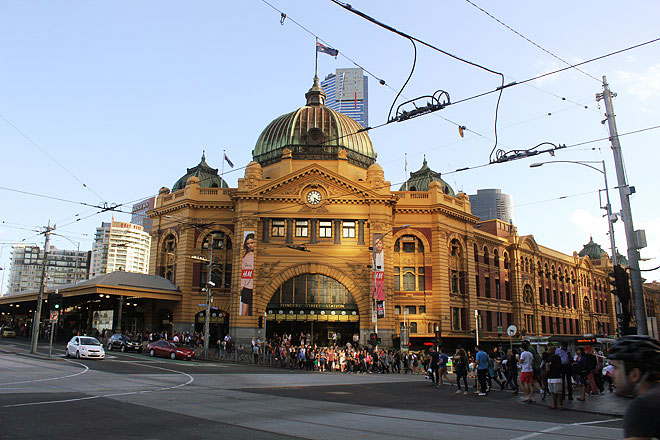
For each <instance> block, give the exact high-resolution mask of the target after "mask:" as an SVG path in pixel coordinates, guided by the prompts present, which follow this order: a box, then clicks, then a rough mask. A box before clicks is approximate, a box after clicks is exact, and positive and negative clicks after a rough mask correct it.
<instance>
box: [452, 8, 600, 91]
mask: <svg viewBox="0 0 660 440" xmlns="http://www.w3.org/2000/svg"><path fill="white" fill-rule="evenodd" d="M465 1H466V2H468V3H469V4H471V5H472V6H474V7H475V8H477V9H478V10H480V11H481V12H483V13H484V14H486V15H487V16H489V17H490V18H492V19H493V20H495V21H496V22H498V23H499V24H501V25H502V26H504V27H505V28H507V29H508V30H510V31H511V32H513V33H514V34H516V35H518V36H519V37H520V38H522V39H523V40H525V41H527V42H528V43H530V44H532V45H533V46H535V47H537V48H539V49H541V50H542V51H543V52H545V53H547V54H548V55H550V56H551V57H553V58H555V59H556V60H559V61H561V62H562V63H564V64H566V65H568V66H570V65H571V63H569V62H568V61H566V60H564V59H563V58H561V57H559V56H558V55H555V54H554V53H552V52H550V51H549V50H548V49H545V48H544V47H541V46H540V45H539V44H537V43H535V42H533V41H532V40H531V39H529V38H528V37H526V36H524V35H523V34H521V33H520V32H518V31H517V30H515V29H514V28H512V27H511V26H509V25H508V24H506V23H504V22H503V21H502V20H500V19H499V18H497V17H495V16H494V15H492V14H491V13H490V12H488V11H486V10H485V9H483V8H482V7H481V6H479V5H477V4H475V3H474V2H472V1H471V0H465ZM574 68H575V70H577V71H578V72H580V73H582V74H584V75H586V76H588V77H589V78H591V79H593V80H595V81H597V82H598V83H599V84H600V83H601V80H600V79H598V78H596V77H595V76H593V75H591V74H589V73H587V72H585V71H583V70H580V69H578V68H577V67H574Z"/></svg>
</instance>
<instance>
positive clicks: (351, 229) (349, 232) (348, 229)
mask: <svg viewBox="0 0 660 440" xmlns="http://www.w3.org/2000/svg"><path fill="white" fill-rule="evenodd" d="M342 237H344V238H355V222H343V228H342Z"/></svg>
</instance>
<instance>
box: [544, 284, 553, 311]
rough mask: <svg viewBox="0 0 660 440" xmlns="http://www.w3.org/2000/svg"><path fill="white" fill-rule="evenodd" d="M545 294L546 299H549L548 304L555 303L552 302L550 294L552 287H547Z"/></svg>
mask: <svg viewBox="0 0 660 440" xmlns="http://www.w3.org/2000/svg"><path fill="white" fill-rule="evenodd" d="M545 296H546V299H547V300H548V305H549V306H551V305H553V304H552V296H550V288H549V287H546V288H545Z"/></svg>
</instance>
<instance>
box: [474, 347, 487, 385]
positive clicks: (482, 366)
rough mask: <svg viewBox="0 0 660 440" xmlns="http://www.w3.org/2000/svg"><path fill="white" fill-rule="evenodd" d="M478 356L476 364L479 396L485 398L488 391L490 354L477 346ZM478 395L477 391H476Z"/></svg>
mask: <svg viewBox="0 0 660 440" xmlns="http://www.w3.org/2000/svg"><path fill="white" fill-rule="evenodd" d="M476 348H477V355H476V356H475V358H474V360H475V364H476V365H477V380H478V381H479V387H480V388H479V391H478V394H479V396H485V395H486V391H487V386H488V385H487V376H488V354H486V352H485V351H484V350H483V348H482V346H481V345H477V347H476ZM475 393H477V391H475Z"/></svg>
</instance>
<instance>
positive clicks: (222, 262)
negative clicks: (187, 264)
mask: <svg viewBox="0 0 660 440" xmlns="http://www.w3.org/2000/svg"><path fill="white" fill-rule="evenodd" d="M210 244H212V247H213V269H212V270H211V282H212V283H213V285H212V288H215V289H230V288H231V274H232V257H233V253H232V251H231V250H232V243H231V237H230V236H229V234H226V233H224V232H223V231H213V232H211V233H209V234H207V235H206V236H205V237H204V239H203V240H202V244H201V248H202V255H203V256H204V257H206V258H209V257H210V256H211V251H210V250H209V245H210ZM208 269H209V265H208V262H206V263H201V264H200V266H199V269H198V270H199V273H200V276H199V287H200V288H204V287H206V280H207V275H208Z"/></svg>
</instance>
